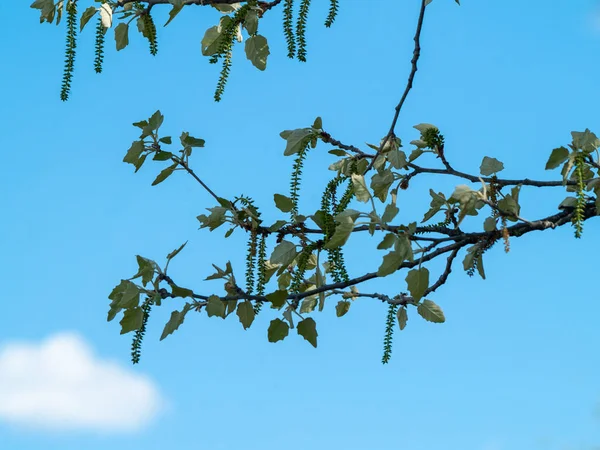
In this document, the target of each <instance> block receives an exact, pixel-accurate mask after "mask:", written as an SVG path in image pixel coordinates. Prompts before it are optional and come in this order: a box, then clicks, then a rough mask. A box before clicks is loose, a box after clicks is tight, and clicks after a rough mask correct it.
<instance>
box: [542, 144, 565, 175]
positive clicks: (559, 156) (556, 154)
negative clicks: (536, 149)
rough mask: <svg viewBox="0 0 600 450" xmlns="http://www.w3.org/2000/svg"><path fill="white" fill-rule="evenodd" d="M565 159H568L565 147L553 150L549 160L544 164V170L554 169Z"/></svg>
mask: <svg viewBox="0 0 600 450" xmlns="http://www.w3.org/2000/svg"><path fill="white" fill-rule="evenodd" d="M567 159H569V150H567V149H566V148H565V147H558V148H555V149H554V150H552V153H551V154H550V158H549V159H548V162H547V163H546V170H550V169H556V168H557V167H558V166H560V165H561V164H562V163H564V162H565V161H566V160H567Z"/></svg>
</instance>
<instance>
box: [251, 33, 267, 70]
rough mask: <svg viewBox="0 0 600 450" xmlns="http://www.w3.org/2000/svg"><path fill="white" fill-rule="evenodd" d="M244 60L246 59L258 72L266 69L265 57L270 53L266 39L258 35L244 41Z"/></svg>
mask: <svg viewBox="0 0 600 450" xmlns="http://www.w3.org/2000/svg"><path fill="white" fill-rule="evenodd" d="M245 49H246V58H248V59H249V60H250V61H251V62H252V65H253V66H254V67H256V68H257V69H259V70H265V69H266V68H267V57H268V56H269V54H270V53H271V52H270V51H269V44H268V43H267V39H266V38H265V37H264V36H261V35H260V34H257V35H256V36H251V37H249V38H248V40H247V41H246V45H245Z"/></svg>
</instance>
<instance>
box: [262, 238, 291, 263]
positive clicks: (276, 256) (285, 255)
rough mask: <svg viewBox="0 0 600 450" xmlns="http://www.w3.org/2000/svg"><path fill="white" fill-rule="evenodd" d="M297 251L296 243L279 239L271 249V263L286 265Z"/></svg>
mask: <svg viewBox="0 0 600 450" xmlns="http://www.w3.org/2000/svg"><path fill="white" fill-rule="evenodd" d="M297 254H298V252H297V251H296V244H293V243H291V242H289V241H285V240H284V241H281V242H280V243H279V244H278V245H277V247H275V248H274V249H273V253H272V254H271V258H269V260H270V261H271V264H279V265H281V266H285V267H287V266H288V265H290V263H291V262H292V261H293V260H294V258H295V257H296V255H297Z"/></svg>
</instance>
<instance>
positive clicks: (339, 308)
mask: <svg viewBox="0 0 600 450" xmlns="http://www.w3.org/2000/svg"><path fill="white" fill-rule="evenodd" d="M349 310H350V302H349V301H348V300H340V301H339V302H338V304H337V305H336V306H335V315H336V316H338V317H342V316H344V315H346V313H347V312H348V311H349Z"/></svg>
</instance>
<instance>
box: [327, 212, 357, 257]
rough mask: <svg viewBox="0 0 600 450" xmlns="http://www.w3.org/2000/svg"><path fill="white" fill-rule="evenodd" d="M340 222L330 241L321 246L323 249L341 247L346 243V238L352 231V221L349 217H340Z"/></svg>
mask: <svg viewBox="0 0 600 450" xmlns="http://www.w3.org/2000/svg"><path fill="white" fill-rule="evenodd" d="M340 220H341V222H340V223H339V224H337V225H336V227H335V231H334V233H333V236H331V239H330V240H329V241H328V242H327V243H326V244H325V245H324V246H323V248H325V249H333V248H337V247H342V246H343V245H344V244H346V242H347V241H348V238H349V237H350V235H351V234H352V230H354V220H352V217H350V216H342V217H341V218H340Z"/></svg>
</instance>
